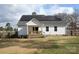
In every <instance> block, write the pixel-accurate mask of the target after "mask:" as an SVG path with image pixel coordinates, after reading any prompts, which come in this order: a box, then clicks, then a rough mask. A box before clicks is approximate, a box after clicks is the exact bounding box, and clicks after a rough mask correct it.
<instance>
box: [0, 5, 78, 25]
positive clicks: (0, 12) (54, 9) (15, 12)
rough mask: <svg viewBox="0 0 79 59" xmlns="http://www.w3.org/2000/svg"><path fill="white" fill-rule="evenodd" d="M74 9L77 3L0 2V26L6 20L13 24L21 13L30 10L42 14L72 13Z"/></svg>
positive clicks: (28, 13)
mask: <svg viewBox="0 0 79 59" xmlns="http://www.w3.org/2000/svg"><path fill="white" fill-rule="evenodd" d="M75 9H79V5H78V4H75V5H74V4H63V5H62V4H61V5H57V4H35V5H34V4H28V5H27V4H26V5H25V4H6V5H5V4H0V26H5V24H6V23H7V22H10V23H11V24H12V26H15V25H16V24H17V22H18V20H19V19H20V17H21V16H22V15H31V14H32V12H36V13H37V14H43V15H54V14H57V13H67V14H72V13H73V12H74V11H75Z"/></svg>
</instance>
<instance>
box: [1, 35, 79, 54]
mask: <svg viewBox="0 0 79 59" xmlns="http://www.w3.org/2000/svg"><path fill="white" fill-rule="evenodd" d="M13 46H18V47H19V49H18V50H17V49H16V48H14V49H13V50H9V48H8V47H13ZM5 48H8V49H7V50H5ZM2 49H3V50H2ZM20 49H21V50H20ZM27 49H28V50H27ZM30 49H32V50H30ZM33 49H36V50H33ZM16 50H17V51H16ZM12 51H13V52H12ZM28 51H29V52H28ZM0 53H16V54H19V53H34V54H78V53H79V36H48V37H45V38H29V39H25V40H23V39H19V40H17V39H10V40H7V39H4V40H0Z"/></svg>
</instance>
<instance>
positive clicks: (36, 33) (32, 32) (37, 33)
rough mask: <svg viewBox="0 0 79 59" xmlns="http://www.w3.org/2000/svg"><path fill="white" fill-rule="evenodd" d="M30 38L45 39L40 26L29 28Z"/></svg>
mask: <svg viewBox="0 0 79 59" xmlns="http://www.w3.org/2000/svg"><path fill="white" fill-rule="evenodd" d="M28 37H31V38H36V37H43V35H42V32H41V31H39V26H28Z"/></svg>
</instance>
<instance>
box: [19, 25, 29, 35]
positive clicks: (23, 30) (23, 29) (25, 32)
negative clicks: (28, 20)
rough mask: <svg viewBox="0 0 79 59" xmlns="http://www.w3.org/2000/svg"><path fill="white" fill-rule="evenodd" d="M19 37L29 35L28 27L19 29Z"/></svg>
mask: <svg viewBox="0 0 79 59" xmlns="http://www.w3.org/2000/svg"><path fill="white" fill-rule="evenodd" d="M18 35H19V36H20V35H27V27H26V26H20V27H18Z"/></svg>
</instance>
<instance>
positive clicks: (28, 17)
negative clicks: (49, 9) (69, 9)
mask: <svg viewBox="0 0 79 59" xmlns="http://www.w3.org/2000/svg"><path fill="white" fill-rule="evenodd" d="M32 18H36V19H37V20H39V21H61V19H60V18H58V17H56V16H45V15H23V16H22V17H21V18H20V21H30V20H31V19H32Z"/></svg>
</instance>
